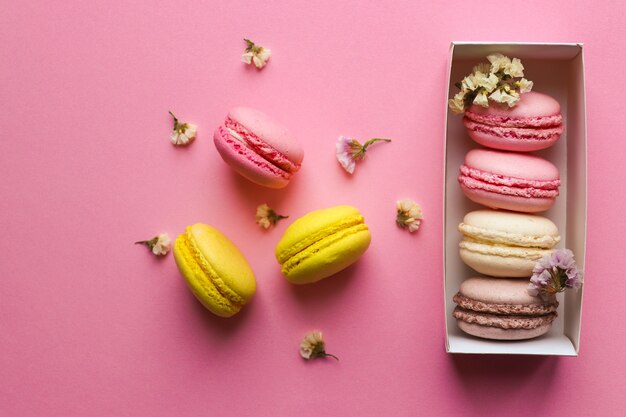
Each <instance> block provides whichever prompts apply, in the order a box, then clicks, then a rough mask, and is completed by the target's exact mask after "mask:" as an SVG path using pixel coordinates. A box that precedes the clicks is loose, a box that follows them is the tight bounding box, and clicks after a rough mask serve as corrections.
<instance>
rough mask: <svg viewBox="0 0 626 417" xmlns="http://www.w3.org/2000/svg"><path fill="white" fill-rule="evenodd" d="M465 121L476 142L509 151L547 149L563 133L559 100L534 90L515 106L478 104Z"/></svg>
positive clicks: (466, 112)
mask: <svg viewBox="0 0 626 417" xmlns="http://www.w3.org/2000/svg"><path fill="white" fill-rule="evenodd" d="M463 124H464V125H465V128H466V129H467V132H468V134H469V136H470V137H471V138H472V139H474V141H476V142H478V143H480V144H481V145H483V146H487V147H489V148H494V149H501V150H505V151H518V152H530V151H537V150H540V149H546V148H549V147H550V146H552V145H553V144H554V143H555V142H556V141H557V140H558V139H559V138H560V137H561V134H562V133H563V117H562V116H561V106H560V105H559V102H558V101H556V100H555V99H554V98H552V97H550V96H549V95H547V94H542V93H537V92H534V91H531V92H529V93H524V94H522V95H521V97H520V100H519V101H518V102H517V104H516V105H515V106H514V107H508V106H506V105H502V104H498V103H490V105H489V107H486V108H485V107H481V106H478V105H476V104H474V105H472V106H471V107H470V108H469V109H467V110H466V111H465V117H464V118H463Z"/></svg>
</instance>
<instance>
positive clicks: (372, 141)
mask: <svg viewBox="0 0 626 417" xmlns="http://www.w3.org/2000/svg"><path fill="white" fill-rule="evenodd" d="M376 142H391V139H384V138H373V139H370V140H368V141H367V142H365V143H364V144H363V151H365V150H366V149H367V147H368V146H370V145H372V144H374V143H376Z"/></svg>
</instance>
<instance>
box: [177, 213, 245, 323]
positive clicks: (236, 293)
mask: <svg viewBox="0 0 626 417" xmlns="http://www.w3.org/2000/svg"><path fill="white" fill-rule="evenodd" d="M174 259H175V260H176V265H177V266H178V269H179V271H180V273H181V274H182V276H183V278H184V279H185V282H186V283H187V285H188V286H189V289H190V290H191V292H192V293H193V295H195V296H196V298H197V299H198V300H199V301H200V302H201V303H202V305H204V306H205V307H206V308H207V309H208V310H209V311H211V312H212V313H213V314H216V315H218V316H220V317H230V316H233V315H235V314H236V313H238V312H239V311H240V310H241V308H242V307H243V306H244V305H245V304H246V303H247V302H248V301H250V299H251V298H252V296H253V295H254V293H255V292H256V280H255V278H254V273H253V272H252V269H251V268H250V265H249V264H248V262H247V261H246V259H245V258H244V256H243V254H242V253H241V252H240V251H239V249H238V248H237V247H236V246H235V244H234V243H233V242H231V241H230V240H229V239H228V238H227V237H226V236H224V235H223V234H222V233H221V232H220V231H219V230H217V229H215V228H214V227H211V226H209V225H206V224H201V223H197V224H194V225H193V226H189V227H187V229H186V231H185V233H183V234H181V235H179V236H178V237H177V238H176V241H175V242H174Z"/></svg>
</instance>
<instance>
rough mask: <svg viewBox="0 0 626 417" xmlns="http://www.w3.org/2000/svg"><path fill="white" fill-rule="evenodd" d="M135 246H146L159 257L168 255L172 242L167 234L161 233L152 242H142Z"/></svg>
mask: <svg viewBox="0 0 626 417" xmlns="http://www.w3.org/2000/svg"><path fill="white" fill-rule="evenodd" d="M135 244H139V245H146V246H147V247H148V248H149V249H150V250H151V251H152V253H153V254H155V255H157V256H163V255H167V253H168V252H169V251H170V249H171V247H172V241H171V239H170V236H169V235H168V234H167V233H161V234H160V235H158V236H155V237H153V238H152V239H150V240H141V241H139V242H135Z"/></svg>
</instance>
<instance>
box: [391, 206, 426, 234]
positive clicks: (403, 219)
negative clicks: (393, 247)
mask: <svg viewBox="0 0 626 417" xmlns="http://www.w3.org/2000/svg"><path fill="white" fill-rule="evenodd" d="M396 209H397V213H396V224H397V225H398V226H400V227H401V228H403V229H408V230H409V232H411V233H413V232H415V231H417V229H419V227H420V223H421V220H422V218H423V217H424V215H423V213H422V208H421V207H420V205H419V204H417V203H416V202H415V201H413V200H409V199H408V198H405V199H402V200H398V201H397V202H396Z"/></svg>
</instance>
